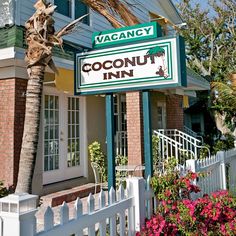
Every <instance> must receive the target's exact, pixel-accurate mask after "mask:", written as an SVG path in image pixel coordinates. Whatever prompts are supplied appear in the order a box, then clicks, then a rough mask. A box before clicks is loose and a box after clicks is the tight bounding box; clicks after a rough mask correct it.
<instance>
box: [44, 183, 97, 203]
mask: <svg viewBox="0 0 236 236" xmlns="http://www.w3.org/2000/svg"><path fill="white" fill-rule="evenodd" d="M97 191H100V188H99V186H97ZM89 193H94V183H88V184H84V185H81V186H78V187H75V188H71V189H67V190H62V191H59V192H55V193H51V194H48V195H45V196H42V197H41V201H42V202H41V203H42V204H43V205H47V206H51V207H55V206H58V205H61V204H62V203H63V202H64V201H65V202H72V201H75V200H76V199H77V197H79V198H83V197H87V196H88V195H89Z"/></svg>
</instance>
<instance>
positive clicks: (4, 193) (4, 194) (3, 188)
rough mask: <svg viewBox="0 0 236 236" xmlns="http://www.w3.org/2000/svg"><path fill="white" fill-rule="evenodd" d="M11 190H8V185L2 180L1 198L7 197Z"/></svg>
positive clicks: (0, 183)
mask: <svg viewBox="0 0 236 236" xmlns="http://www.w3.org/2000/svg"><path fill="white" fill-rule="evenodd" d="M8 193H9V191H8V190H7V188H6V187H4V184H3V182H2V181H0V198H1V197H5V196H6V195H8Z"/></svg>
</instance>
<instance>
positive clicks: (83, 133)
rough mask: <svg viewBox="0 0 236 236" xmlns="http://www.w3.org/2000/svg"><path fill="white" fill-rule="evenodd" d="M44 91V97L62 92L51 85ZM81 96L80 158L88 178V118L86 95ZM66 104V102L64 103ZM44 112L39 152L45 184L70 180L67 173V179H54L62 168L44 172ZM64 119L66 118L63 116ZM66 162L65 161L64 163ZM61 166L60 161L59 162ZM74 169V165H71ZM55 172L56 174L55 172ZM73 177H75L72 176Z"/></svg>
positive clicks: (85, 175) (42, 107)
mask: <svg viewBox="0 0 236 236" xmlns="http://www.w3.org/2000/svg"><path fill="white" fill-rule="evenodd" d="M43 89H44V92H43V97H44V95H45V94H50V95H55V96H58V95H60V94H61V93H60V92H59V91H58V90H57V89H56V88H54V87H49V86H44V88H43ZM66 95H67V96H74V95H73V94H70V93H67V94H66ZM77 98H79V101H80V102H79V107H80V124H81V125H80V158H81V160H82V161H81V163H82V164H81V167H82V168H83V171H84V172H83V177H85V178H88V150H87V149H88V148H87V146H88V142H87V119H86V113H87V112H86V97H80V96H79V97H77ZM43 101H44V99H42V106H41V109H42V111H44V103H43ZM64 105H65V104H64ZM43 119H44V117H43V112H41V130H40V133H41V134H40V136H41V137H40V140H41V145H40V146H41V151H39V154H40V155H41V156H42V157H41V158H42V162H41V165H42V178H43V185H45V184H50V183H56V182H58V181H64V180H70V178H68V177H67V176H66V175H65V179H64V180H56V181H53V178H54V176H55V178H56V176H57V173H58V172H59V171H60V170H52V171H49V172H44V157H43V153H44V137H43V135H44V128H43V127H44V126H43V124H44V122H43ZM62 119H64V118H63V117H62ZM64 138H65V139H67V137H66V136H65V137H64ZM59 160H60V157H59ZM64 164H65V163H64ZM59 166H61V165H60V163H59ZM71 168H72V169H71V170H73V167H71ZM53 173H55V175H54V174H53ZM71 178H73V177H71Z"/></svg>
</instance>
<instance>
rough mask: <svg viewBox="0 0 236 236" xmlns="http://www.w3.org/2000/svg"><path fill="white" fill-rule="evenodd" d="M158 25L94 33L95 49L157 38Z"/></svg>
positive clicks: (153, 23)
mask: <svg viewBox="0 0 236 236" xmlns="http://www.w3.org/2000/svg"><path fill="white" fill-rule="evenodd" d="M157 31H158V30H157V23H156V22H149V23H145V24H139V25H134V26H129V27H124V28H119V29H114V30H107V31H101V32H95V33H93V37H92V43H93V47H94V48H101V47H107V46H112V45H116V44H123V43H130V42H136V41H140V40H142V41H143V40H146V39H153V38H156V37H157V34H158V32H157Z"/></svg>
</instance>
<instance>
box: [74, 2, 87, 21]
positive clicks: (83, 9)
mask: <svg viewBox="0 0 236 236" xmlns="http://www.w3.org/2000/svg"><path fill="white" fill-rule="evenodd" d="M88 12H89V9H88V6H87V5H85V4H84V3H83V2H82V1H81V0H75V19H77V18H79V17H81V16H83V15H86V14H88ZM83 23H84V24H87V25H88V24H89V16H86V17H85V18H84V19H83Z"/></svg>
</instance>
